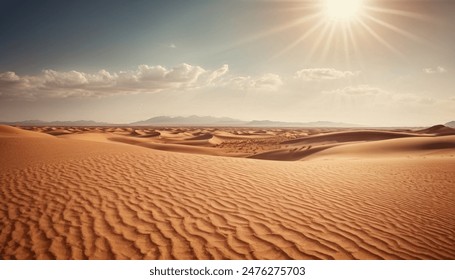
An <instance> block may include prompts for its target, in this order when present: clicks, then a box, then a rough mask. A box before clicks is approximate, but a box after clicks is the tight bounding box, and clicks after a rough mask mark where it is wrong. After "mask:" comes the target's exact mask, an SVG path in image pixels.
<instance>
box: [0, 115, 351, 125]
mask: <svg viewBox="0 0 455 280" xmlns="http://www.w3.org/2000/svg"><path fill="white" fill-rule="evenodd" d="M2 123H3V124H7V125H18V126H239V127H241V126H243V127H360V125H355V124H347V123H338V122H327V121H319V122H279V121H271V120H253V121H242V120H238V119H233V118H226V117H222V118H220V117H211V116H195V115H193V116H189V117H169V116H159V117H153V118H150V119H147V120H144V121H138V122H132V123H129V124H110V123H105V122H95V121H88V120H79V121H52V122H46V121H41V120H27V121H20V122H2Z"/></svg>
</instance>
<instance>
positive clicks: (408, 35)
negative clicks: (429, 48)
mask: <svg viewBox="0 0 455 280" xmlns="http://www.w3.org/2000/svg"><path fill="white" fill-rule="evenodd" d="M364 17H366V18H368V19H370V20H372V21H374V22H376V23H377V24H380V25H382V26H384V27H386V28H388V29H390V30H392V31H395V32H396V33H399V34H401V35H403V36H405V37H407V38H409V39H411V40H414V41H416V42H419V43H423V42H424V41H423V40H422V39H420V38H419V37H417V36H415V35H414V34H412V33H410V32H407V31H404V30H403V29H400V28H398V27H396V26H394V25H392V24H390V23H387V22H385V21H383V20H380V19H377V18H375V17H373V16H371V15H364Z"/></svg>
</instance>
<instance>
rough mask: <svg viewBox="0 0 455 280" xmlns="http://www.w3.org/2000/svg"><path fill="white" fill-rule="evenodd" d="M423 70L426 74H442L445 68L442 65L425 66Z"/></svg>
mask: <svg viewBox="0 0 455 280" xmlns="http://www.w3.org/2000/svg"><path fill="white" fill-rule="evenodd" d="M423 72H425V73H426V74H443V73H446V72H447V69H445V68H444V67H442V66H438V67H436V68H425V69H423Z"/></svg>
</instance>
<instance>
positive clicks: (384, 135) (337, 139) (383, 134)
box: [282, 130, 421, 144]
mask: <svg viewBox="0 0 455 280" xmlns="http://www.w3.org/2000/svg"><path fill="white" fill-rule="evenodd" d="M418 136H421V135H419V134H413V133H401V132H389V131H368V130H367V131H348V132H330V133H324V134H317V135H312V136H307V137H302V138H297V139H293V140H288V141H283V142H282V144H314V143H341V142H355V141H379V140H386V139H394V138H403V137H418Z"/></svg>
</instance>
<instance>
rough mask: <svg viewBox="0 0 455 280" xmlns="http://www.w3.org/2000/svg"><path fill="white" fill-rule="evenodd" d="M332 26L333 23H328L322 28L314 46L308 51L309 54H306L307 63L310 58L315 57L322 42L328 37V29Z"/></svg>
mask: <svg viewBox="0 0 455 280" xmlns="http://www.w3.org/2000/svg"><path fill="white" fill-rule="evenodd" d="M330 26H331V24H328V23H326V24H325V26H324V29H322V30H321V32H320V33H319V36H318V38H317V39H316V40H315V41H314V44H313V47H312V48H311V49H310V51H309V52H308V54H307V56H306V63H307V62H308V60H309V59H311V58H313V56H314V54H315V53H316V51H317V50H318V49H319V47H320V45H321V42H322V40H324V38H325V37H326V35H327V31H328V29H329V28H330Z"/></svg>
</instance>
